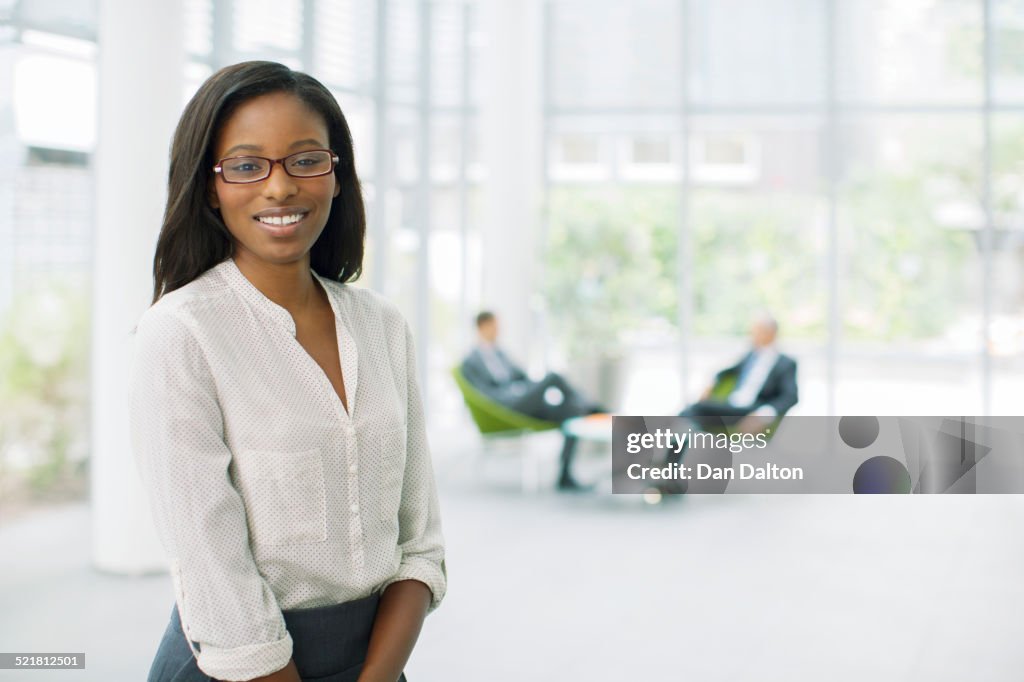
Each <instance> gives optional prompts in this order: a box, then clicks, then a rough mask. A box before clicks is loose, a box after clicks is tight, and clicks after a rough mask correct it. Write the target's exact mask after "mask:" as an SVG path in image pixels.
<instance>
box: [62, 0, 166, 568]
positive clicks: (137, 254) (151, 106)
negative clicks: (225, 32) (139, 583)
mask: <svg viewBox="0 0 1024 682" xmlns="http://www.w3.org/2000/svg"><path fill="white" fill-rule="evenodd" d="M183 17H184V11H183V8H182V2H181V0H161V1H160V2H138V0H102V2H101V3H100V13H99V31H98V44H99V57H98V66H99V68H98V82H99V98H98V101H99V116H98V121H99V124H98V125H99V130H98V136H97V146H96V158H95V177H96V226H95V243H94V257H93V328H92V452H91V481H92V483H91V485H92V500H91V507H92V520H93V529H92V530H93V535H92V559H93V564H94V566H95V567H96V568H98V569H101V570H105V571H112V572H117V573H140V572H146V571H152V570H156V569H159V568H162V567H163V565H164V562H163V552H162V550H161V549H160V546H159V543H158V542H157V539H156V533H155V531H154V529H153V526H152V521H151V519H150V513H149V508H148V505H147V502H146V500H145V497H144V494H143V490H142V486H141V483H140V481H139V477H138V473H137V468H136V466H135V461H134V458H133V457H132V453H131V448H130V444H129V434H128V379H129V372H130V369H131V366H130V365H131V362H130V360H131V353H132V329H133V327H134V326H135V323H136V322H137V321H138V318H139V316H140V315H141V314H142V312H143V311H145V309H146V308H147V307H148V305H149V301H150V298H151V291H152V286H153V285H152V265H153V248H154V244H155V242H156V236H157V233H158V232H159V229H160V221H161V217H162V214H163V208H164V203H165V201H166V193H167V190H166V185H167V157H168V150H169V149H170V140H171V135H172V133H173V130H174V125H175V124H176V122H177V119H178V116H179V115H180V114H181V110H182V107H183V102H182V91H183V88H184V48H183V42H184V40H183V38H184V18H183ZM72 106H73V105H72Z"/></svg>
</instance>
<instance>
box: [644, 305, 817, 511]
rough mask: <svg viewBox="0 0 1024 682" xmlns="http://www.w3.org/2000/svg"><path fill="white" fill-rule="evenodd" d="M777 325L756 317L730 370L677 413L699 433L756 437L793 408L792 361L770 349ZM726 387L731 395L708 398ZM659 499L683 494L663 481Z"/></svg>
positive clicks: (681, 486) (676, 484)
mask: <svg viewBox="0 0 1024 682" xmlns="http://www.w3.org/2000/svg"><path fill="white" fill-rule="evenodd" d="M778 335H779V324H778V322H777V321H776V320H775V318H774V317H772V316H771V315H768V314H762V315H759V316H758V317H756V318H755V319H754V321H753V322H752V323H751V325H750V346H751V347H750V350H749V351H747V353H746V354H745V355H744V356H743V357H742V358H740V359H739V362H737V363H736V364H734V365H731V366H729V367H726V368H725V369H723V370H722V371H720V372H719V373H718V374H716V375H715V381H714V382H713V383H712V384H711V385H710V386H708V387H707V389H705V390H704V394H703V395H702V396H701V399H700V400H699V401H697V402H695V403H693V404H692V405H690V406H689V407H687V408H686V409H685V410H683V411H682V412H680V413H679V416H680V417H689V418H690V419H692V420H693V421H694V422H695V423H696V425H697V426H698V427H699V428H700V429H702V430H704V431H722V430H725V429H729V430H733V431H739V432H742V433H760V432H761V431H763V430H764V429H765V428H766V427H767V426H768V425H769V424H771V423H772V422H773V421H775V420H776V419H777V418H779V417H781V416H783V415H784V414H786V412H788V411H789V410H790V408H792V407H793V406H794V405H796V403H797V399H798V395H797V385H796V360H794V359H793V358H791V357H789V356H788V355H783V354H782V353H780V352H779V350H778V348H777V347H776V345H775V340H776V338H777V337H778ZM725 381H731V382H732V389H731V390H730V391H729V393H728V395H727V396H725V397H724V398H722V397H718V398H712V392H713V391H714V389H715V387H716V386H718V385H719V384H721V383H723V382H725ZM686 449H687V446H686V445H684V446H683V447H682V448H681V449H680V450H679V451H678V452H677V451H676V450H673V449H669V450H667V451H666V452H665V463H666V464H668V463H673V462H674V463H679V462H681V461H682V459H683V455H684V454H685V453H686ZM654 487H655V488H656V489H658V490H659V491H660V492H662V493H668V494H677V493H683V492H686V488H687V485H686V482H685V481H663V482H661V483H660V484H658V485H656V486H654Z"/></svg>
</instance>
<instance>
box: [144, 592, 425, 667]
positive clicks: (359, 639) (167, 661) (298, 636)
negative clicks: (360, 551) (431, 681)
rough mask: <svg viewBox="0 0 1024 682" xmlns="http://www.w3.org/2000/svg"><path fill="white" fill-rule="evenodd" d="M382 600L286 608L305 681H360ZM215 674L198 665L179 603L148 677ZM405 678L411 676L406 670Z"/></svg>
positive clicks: (294, 650) (294, 654)
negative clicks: (379, 603) (208, 672)
mask: <svg viewBox="0 0 1024 682" xmlns="http://www.w3.org/2000/svg"><path fill="white" fill-rule="evenodd" d="M379 601H380V595H378V594H373V595H370V596H369V597H366V598H364V599H357V600H356V601H350V602H344V603H342V604H335V605H333V606H319V607H316V608H312V609H294V610H290V611H287V610H286V611H282V612H281V614H282V615H283V616H284V622H285V625H286V627H287V628H288V633H289V634H290V635H291V637H292V659H293V660H294V661H295V667H296V668H298V670H299V675H300V676H301V677H302V680H303V682H355V681H356V680H357V679H358V678H359V673H360V672H362V669H363V662H364V661H365V660H366V650H367V648H368V647H369V645H370V633H371V631H372V630H373V619H374V617H375V616H376V615H377V603H378V602H379ZM193 644H194V642H193ZM196 648H197V649H199V648H200V647H199V646H196ZM212 679H213V678H212V677H210V676H209V675H207V674H206V673H204V672H203V671H202V670H200V669H199V666H198V665H196V659H195V657H194V656H193V655H192V650H191V649H189V646H188V642H187V641H185V633H184V632H183V631H182V629H181V618H180V617H179V615H178V606H177V604H175V606H174V608H173V609H172V610H171V622H170V623H168V624H167V630H165V631H164V636H163V639H162V640H160V647H159V648H158V649H157V652H156V658H154V659H153V665H152V666H151V667H150V670H149V677H148V678H147V682H210V681H211V680H212ZM399 682H405V675H404V674H403V675H402V676H401V677H400V678H399Z"/></svg>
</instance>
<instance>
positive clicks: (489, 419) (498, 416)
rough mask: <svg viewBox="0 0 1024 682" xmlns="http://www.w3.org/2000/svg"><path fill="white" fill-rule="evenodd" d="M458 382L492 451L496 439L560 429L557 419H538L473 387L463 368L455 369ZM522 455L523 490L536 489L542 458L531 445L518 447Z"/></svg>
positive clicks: (487, 448) (470, 412)
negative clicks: (510, 407)
mask: <svg viewBox="0 0 1024 682" xmlns="http://www.w3.org/2000/svg"><path fill="white" fill-rule="evenodd" d="M452 376H453V377H454V378H455V384H456V385H457V386H458V387H459V391H461V392H462V399H463V400H464V401H465V402H466V407H468V408H469V414H470V416H472V417H473V422H474V423H475V424H476V427H477V429H478V430H479V431H480V435H481V436H483V441H484V450H485V451H487V450H490V449H491V446H492V445H493V444H494V442H495V441H497V440H507V439H510V438H518V437H520V436H523V435H526V434H529V433H535V432H540V431H551V430H553V429H557V428H558V427H559V425H558V424H557V423H556V422H549V421H544V420H543V419H535V418H534V417H530V416H528V415H525V414H522V413H520V412H516V411H515V410H511V409H509V408H507V407H505V406H504V405H502V404H501V403H499V402H497V401H496V400H493V399H492V398H490V397H488V396H487V395H486V394H484V393H483V392H482V391H480V390H479V389H478V388H476V387H475V386H473V385H472V384H471V383H469V381H468V380H467V379H466V377H465V375H464V374H463V373H462V368H461V367H453V368H452ZM516 452H517V453H518V454H520V455H521V456H522V488H523V492H535V491H536V490H538V489H539V488H540V465H541V463H540V461H539V458H538V456H537V455H536V454H535V453H531V452H530V450H529V449H528V448H525V447H521V448H516ZM482 467H483V457H482V456H481V457H479V458H477V475H478V477H479V476H480V475H481V474H482V471H481V470H482Z"/></svg>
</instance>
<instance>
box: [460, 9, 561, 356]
mask: <svg viewBox="0 0 1024 682" xmlns="http://www.w3.org/2000/svg"><path fill="white" fill-rule="evenodd" d="M541 9H542V7H541V3H540V2H539V1H538V0H491V1H490V2H485V3H481V5H480V10H481V12H482V13H483V14H482V16H481V19H482V24H483V28H484V33H485V36H486V40H487V44H486V48H485V49H484V51H483V55H482V59H481V69H482V70H483V73H482V74H481V75H482V79H481V80H482V82H483V83H484V86H483V91H482V93H481V97H482V101H481V109H480V115H481V121H480V128H481V134H482V136H483V139H482V144H481V151H482V155H483V161H484V166H485V168H486V169H487V181H486V183H485V185H484V202H485V204H484V206H485V208H484V211H483V215H484V221H485V222H484V224H483V226H482V234H483V269H484V272H483V287H482V288H483V291H482V292H481V293H482V295H481V304H482V305H483V306H485V307H487V308H490V309H492V310H494V311H495V312H496V313H498V315H499V317H500V321H501V334H502V337H501V341H502V344H503V345H504V346H505V347H506V348H507V349H508V350H509V351H511V353H512V355H513V356H514V357H515V358H517V359H519V360H520V361H522V362H524V363H525V362H527V361H528V360H529V358H530V357H531V351H539V350H540V349H539V348H535V347H533V345H532V344H533V343H534V342H536V341H540V339H538V338H537V336H538V335H537V330H536V327H537V321H538V320H537V319H535V315H534V312H535V311H534V310H533V306H531V298H532V297H533V295H534V293H535V291H534V290H535V288H536V287H537V286H539V282H538V274H539V268H538V267H537V263H536V258H537V255H538V243H537V237H538V234H539V226H540V224H541V203H540V202H541V196H542V180H543V178H542V177H541V172H542V170H543V164H542V162H541V130H542V127H541V126H542V114H543V112H542V111H541V82H542V81H541V47H542V45H541V36H542V33H541V28H542V22H541V18H542V13H541ZM466 324H469V321H468V320H467V321H466Z"/></svg>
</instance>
